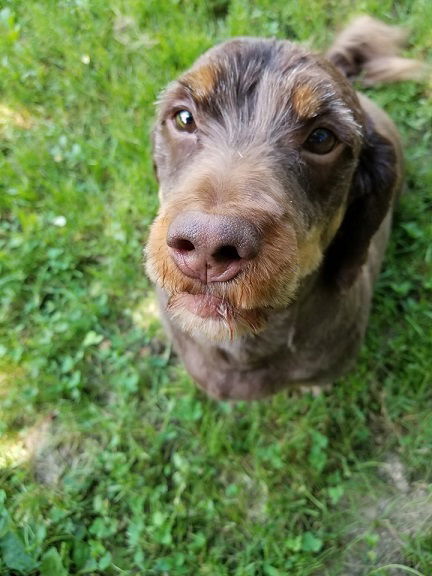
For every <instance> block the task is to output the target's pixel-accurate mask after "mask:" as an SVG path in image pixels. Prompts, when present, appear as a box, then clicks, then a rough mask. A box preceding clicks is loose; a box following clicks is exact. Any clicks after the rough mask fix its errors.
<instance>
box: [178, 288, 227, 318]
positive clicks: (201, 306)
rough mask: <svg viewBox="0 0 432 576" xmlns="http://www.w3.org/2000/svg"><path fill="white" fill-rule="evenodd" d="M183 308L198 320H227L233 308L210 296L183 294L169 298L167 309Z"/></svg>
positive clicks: (225, 302)
mask: <svg viewBox="0 0 432 576" xmlns="http://www.w3.org/2000/svg"><path fill="white" fill-rule="evenodd" d="M174 306H175V307H183V308H185V309H186V310H188V311H189V312H191V313H192V314H195V315H196V316H199V317H200V318H212V319H214V320H218V319H222V320H225V319H228V318H230V317H231V316H233V308H232V306H231V305H230V304H228V302H227V301H226V300H224V299H223V298H219V297H217V296H213V295H212V294H189V293H188V292H183V293H180V294H177V295H176V296H174V297H173V298H171V300H170V303H169V307H170V308H172V307H174Z"/></svg>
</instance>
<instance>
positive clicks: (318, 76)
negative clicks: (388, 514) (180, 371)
mask: <svg viewBox="0 0 432 576" xmlns="http://www.w3.org/2000/svg"><path fill="white" fill-rule="evenodd" d="M366 30H367V34H365V31H366ZM378 33H379V34H380V42H379V43H378V42H375V39H374V37H375V35H378ZM366 36H367V39H366ZM370 37H372V40H371V41H369V38H370ZM401 42H402V32H401V31H400V30H398V29H393V28H390V27H388V26H385V25H384V24H382V23H379V22H376V21H374V20H371V19H365V18H363V19H360V20H358V21H357V22H354V23H353V24H352V25H351V27H349V28H348V29H347V30H346V31H345V32H344V33H342V34H341V36H340V37H339V38H338V39H337V40H336V41H335V44H334V45H333V47H332V48H331V49H330V51H329V52H328V58H327V59H325V58H322V57H320V56H318V55H316V54H312V53H310V52H309V51H307V50H305V49H303V48H301V47H299V46H297V45H295V44H292V43H290V42H284V41H275V40H263V39H250V38H243V39H237V40H233V41H230V42H227V43H225V44H222V45H220V46H216V47H215V48H213V49H211V50H210V51H209V52H207V53H206V54H204V55H203V56H202V57H201V58H199V59H198V61H197V62H196V63H195V64H194V66H193V67H192V68H191V69H190V70H189V71H188V72H186V73H185V74H184V75H182V76H181V77H180V78H179V80H178V81H176V82H174V83H172V84H171V85H170V86H169V87H168V88H167V90H166V91H165V93H164V94H163V95H162V96H161V98H160V101H159V112H158V119H157V122H156V127H155V131H154V140H153V144H154V160H155V167H156V172H157V176H158V180H159V184H160V190H159V194H160V200H161V207H160V211H159V214H158V217H157V218H156V220H155V222H154V223H153V225H152V228H151V231H150V236H149V240H148V244H147V248H146V257H147V271H148V274H149V276H150V278H151V279H152V280H153V281H154V282H155V283H156V285H157V287H158V293H159V296H160V302H161V309H162V314H163V316H164V318H165V322H166V325H167V328H168V330H169V331H170V333H171V336H172V338H173V341H174V344H175V347H176V349H177V351H178V353H179V354H180V356H181V358H182V359H183V361H184V362H185V365H186V367H187V368H188V370H189V371H190V373H191V374H192V376H193V377H194V378H195V380H196V381H197V382H198V383H199V385H200V386H201V387H203V388H204V389H205V390H206V391H207V392H208V393H209V394H211V395H213V396H217V397H220V398H243V399H251V398H257V397H260V396H263V395H266V394H269V393H272V392H275V391H276V390H278V389H279V388H281V387H283V386H286V385H289V384H291V385H296V384H298V385H302V384H304V383H308V384H326V383H328V382H331V381H332V380H333V379H334V378H336V377H338V376H339V375H340V374H342V373H343V372H344V371H345V370H346V369H347V368H348V367H349V366H351V365H352V363H353V360H354V358H355V356H356V353H357V351H358V348H359V346H360V344H361V342H362V339H363V336H364V332H365V329H366V324H367V318H368V314H369V306H370V300H371V296H372V286H373V282H374V280H375V278H376V276H377V274H378V271H379V268H380V265H381V261H382V258H383V254H384V250H385V246H386V243H387V240H388V236H389V231H390V224H391V213H392V208H393V205H394V202H395V200H396V198H397V196H398V194H399V190H400V185H401V172H402V170H401V165H402V154H401V147H400V143H399V138H398V135H397V131H396V129H395V127H394V125H393V124H392V122H391V121H390V120H389V118H388V117H387V116H386V115H385V114H384V112H382V111H381V110H380V109H379V108H377V107H376V106H375V105H374V104H373V103H372V102H370V101H369V100H368V99H367V98H365V97H364V96H362V95H359V94H356V92H355V91H354V90H353V89H352V87H351V85H350V84H349V82H348V81H347V79H346V78H345V77H344V76H347V77H351V76H353V75H358V74H360V73H361V74H364V77H365V79H366V82H372V79H374V80H376V79H381V80H383V81H384V80H388V79H390V78H392V79H396V78H397V79H403V78H405V72H402V69H404V70H405V71H406V70H408V69H409V68H410V69H411V71H414V70H418V69H419V65H418V64H416V63H413V62H411V61H405V62H406V64H405V65H404V66H405V68H404V66H402V65H401V62H400V60H399V59H396V56H395V54H396V52H397V50H398V49H399V46H400V44H401ZM383 59H386V68H387V70H386V74H387V75H384V74H382V73H379V72H377V71H378V70H379V69H380V66H381V65H382V62H383ZM392 71H393V73H392ZM341 72H342V74H341ZM183 108H187V109H188V110H190V111H191V112H192V114H193V117H194V118H195V122H196V126H197V129H196V131H195V132H192V133H185V132H179V131H178V130H177V129H176V127H175V124H174V121H173V118H174V115H175V112H176V111H177V110H179V109H183ZM319 127H325V128H327V129H330V130H331V131H332V132H333V133H334V134H335V135H336V137H337V145H336V147H335V148H334V149H333V150H331V151H330V152H329V153H326V154H324V155H316V154H313V153H312V154H311V153H310V152H308V150H307V148H305V147H304V143H305V141H306V140H307V138H308V135H310V134H311V132H312V131H313V130H314V129H316V128H319ZM188 213H201V214H205V215H206V218H207V219H208V218H209V217H210V216H211V215H219V216H223V217H225V218H226V217H229V218H231V219H232V218H235V217H236V216H241V218H242V219H243V220H245V219H246V220H247V222H250V223H251V225H253V227H254V229H255V230H256V231H257V234H258V235H259V237H260V248H259V251H258V253H257V254H256V256H254V257H253V258H251V259H250V260H248V261H246V262H244V263H243V265H242V268H241V272H240V273H239V274H238V275H237V276H235V277H234V278H232V279H230V280H229V281H224V282H216V281H214V282H211V283H203V282H202V281H201V280H199V279H197V278H195V277H190V276H189V275H186V274H184V273H183V272H182V270H181V269H180V268H179V266H178V265H177V264H176V262H175V261H174V260H173V258H171V252H170V248H169V247H168V245H167V237H168V234H169V230H170V226H171V225H172V223H173V221H174V220H175V219H176V217H177V215H178V214H188ZM230 221H231V220H230ZM190 301H192V302H194V303H195V304H193V305H192V308H191V307H188V306H186V303H187V302H190ZM206 306H207V307H208V308H211V310H212V314H211V315H209V316H208V317H207V316H206V312H205V309H206Z"/></svg>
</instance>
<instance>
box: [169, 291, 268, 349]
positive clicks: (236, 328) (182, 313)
mask: <svg viewBox="0 0 432 576" xmlns="http://www.w3.org/2000/svg"><path fill="white" fill-rule="evenodd" d="M168 311H169V313H170V315H171V316H172V318H173V319H174V320H177V322H179V323H180V324H181V325H182V327H183V329H184V330H186V331H187V332H189V333H201V334H204V335H206V336H207V337H209V338H210V339H212V340H226V339H230V340H232V339H233V338H234V337H236V336H239V335H242V334H245V333H257V332H259V331H260V330H261V329H262V328H263V327H264V324H265V321H266V317H267V311H266V310H265V309H258V308H255V309H239V308H236V307H234V306H233V305H232V304H231V303H230V302H228V300H226V299H225V298H222V297H219V296H215V295H213V294H205V293H204V294H191V293H189V292H180V293H177V294H174V295H173V296H171V298H170V299H169V302H168Z"/></svg>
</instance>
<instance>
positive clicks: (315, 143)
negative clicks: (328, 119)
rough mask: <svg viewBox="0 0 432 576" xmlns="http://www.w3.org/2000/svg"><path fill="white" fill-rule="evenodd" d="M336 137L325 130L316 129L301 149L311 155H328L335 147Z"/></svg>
mask: <svg viewBox="0 0 432 576" xmlns="http://www.w3.org/2000/svg"><path fill="white" fill-rule="evenodd" d="M337 142H338V140H337V138H336V136H335V135H334V134H333V132H331V131H330V130H327V128H317V129H316V130H314V131H313V132H312V134H310V135H309V137H308V138H307V140H306V142H305V143H304V144H303V148H304V149H305V150H307V151H308V152H312V154H320V155H323V154H328V153H329V152H331V151H332V150H333V148H334V147H335V146H336V144H337Z"/></svg>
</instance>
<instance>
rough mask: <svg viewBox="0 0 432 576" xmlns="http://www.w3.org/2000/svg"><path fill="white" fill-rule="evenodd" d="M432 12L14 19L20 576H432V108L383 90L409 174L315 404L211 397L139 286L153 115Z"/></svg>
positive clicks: (264, 8) (11, 507)
mask: <svg viewBox="0 0 432 576" xmlns="http://www.w3.org/2000/svg"><path fill="white" fill-rule="evenodd" d="M358 13H369V14H371V15H375V16H377V17H379V18H381V19H383V20H384V21H386V22H388V23H394V24H399V25H404V26H406V27H409V28H410V29H411V36H410V38H411V44H410V46H409V47H408V49H407V52H406V53H407V54H408V55H409V56H411V57H415V58H420V59H422V60H425V61H428V62H429V63H430V62H431V61H432V36H431V32H430V30H431V26H432V3H431V2H429V1H428V0H414V1H402V0H401V1H399V2H391V1H389V0H381V1H380V2H377V1H376V0H362V1H360V0H357V1H353V2H352V1H350V2H348V1H347V0H325V1H324V0H307V1H305V2H287V1H286V0H283V1H282V0H281V1H276V0H256V1H254V2H246V1H245V0H208V1H207V2H199V1H198V0H195V1H191V2H186V1H185V0H183V1H182V0H148V1H146V2H143V1H142V0H129V1H128V2H125V1H121V0H94V1H90V0H58V1H54V0H44V1H40V2H25V1H24V0H21V1H20V0H9V1H8V0H3V2H2V3H0V174H1V178H0V209H1V222H0V290H1V304H0V574H1V575H2V576H5V575H19V574H24V575H29V576H30V575H39V574H40V575H41V576H62V575H66V574H71V575H72V574H73V575H74V574H94V575H96V574H97V575H111V574H112V575H115V574H123V575H131V576H137V575H146V576H147V575H148V576H153V575H170V576H176V575H190V574H200V575H203V576H205V575H208V576H225V575H226V576H260V575H263V576H278V575H279V576H285V575H287V574H288V575H290V576H297V575H298V576H308V575H312V574H313V575H320V576H337V575H343V574H346V575H347V576H353V575H355V574H356V575H357V574H358V575H366V574H370V575H375V576H377V575H380V576H385V575H390V574H392V575H395V574H401V575H403V574H415V575H417V576H418V575H419V574H420V575H424V576H429V575H430V574H432V528H431V526H432V467H431V461H432V418H431V407H432V365H431V361H430V354H431V349H432V328H431V326H432V322H431V320H432V309H431V305H430V302H431V296H432V294H431V292H432V280H431V278H432V276H431V272H432V264H431V262H432V250H431V246H432V218H431V207H432V194H431V190H432V167H431V162H430V150H431V145H432V87H431V84H430V82H426V83H424V84H412V83H404V84H401V85H399V86H391V87H383V88H381V89H374V90H371V91H369V92H368V93H369V95H370V96H371V97H372V98H373V99H374V100H375V101H377V102H378V103H379V104H381V105H382V106H384V107H385V108H386V110H387V111H388V112H389V114H390V115H391V116H392V117H393V119H394V120H395V122H396V123H397V125H398V127H399V129H400V131H401V134H402V137H403V140H404V143H405V153H406V181H407V186H406V194H405V195H404V197H403V199H402V201H401V204H400V206H399V208H398V211H397V214H396V218H395V223H394V233H393V236H392V242H391V246H390V249H389V252H388V256H387V258H386V262H385V268H384V270H383V273H382V275H381V277H380V280H379V283H378V286H377V290H376V295H375V299H374V306H373V310H372V316H371V322H370V326H369V330H368V336H367V340H366V343H365V345H364V348H363V350H362V353H361V355H360V358H359V362H358V364H357V366H356V368H355V370H354V371H353V372H352V373H351V374H350V375H349V376H347V377H345V378H343V379H342V380H341V381H340V382H338V383H337V384H336V385H335V386H334V388H333V390H332V391H330V392H325V393H324V394H322V395H319V396H313V395H311V394H309V395H308V394H306V395H301V394H299V395H293V394H287V393H281V394H279V395H277V396H275V397H273V398H270V399H269V400H266V401H263V402H259V403H252V404H246V403H238V404H227V403H222V402H215V401H212V400H209V399H208V398H206V397H205V396H203V395H202V394H201V393H200V392H199V391H197V389H196V388H195V386H194V385H193V383H192V382H191V381H190V379H189V378H188V376H187V375H186V373H185V371H184V370H183V368H182V367H181V366H179V365H178V363H177V361H176V359H175V358H174V357H173V356H172V354H171V351H170V348H169V343H168V342H167V341H166V339H165V337H164V334H163V331H162V329H161V326H160V324H159V321H158V317H157V311H156V308H155V304H154V298H153V291H152V288H151V286H150V285H149V282H148V281H147V279H146V277H145V274H144V271H143V267H142V246H143V244H144V242H145V239H146V236H147V233H148V226H149V223H150V222H151V220H152V218H153V216H154V214H155V212H156V209H157V185H156V182H155V179H154V177H153V173H152V162H151V152H150V144H149V141H150V138H149V134H150V131H151V125H152V120H153V117H154V107H153V102H154V100H155V99H156V97H157V95H158V93H159V91H160V90H161V89H162V88H163V86H164V85H166V83H167V82H168V81H169V80H171V79H172V78H174V77H175V76H176V75H177V74H178V73H179V71H181V70H184V69H185V68H186V67H188V66H189V65H190V64H191V63H192V61H193V60H194V59H195V58H196V56H197V55H198V54H200V53H201V52H202V51H203V50H205V49H206V48H208V47H209V46H211V45H212V44H214V43H215V42H217V41H220V40H223V39H225V38H228V37H232V36H235V35H263V36H277V37H288V38H291V39H294V40H297V41H301V42H308V43H309V44H310V45H311V46H314V47H315V48H317V49H320V48H323V47H325V46H327V45H328V44H329V42H330V40H331V36H332V32H333V31H334V30H335V29H338V28H340V27H341V26H343V24H344V23H345V22H346V21H347V20H348V19H349V17H350V16H352V15H354V14H358Z"/></svg>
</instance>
